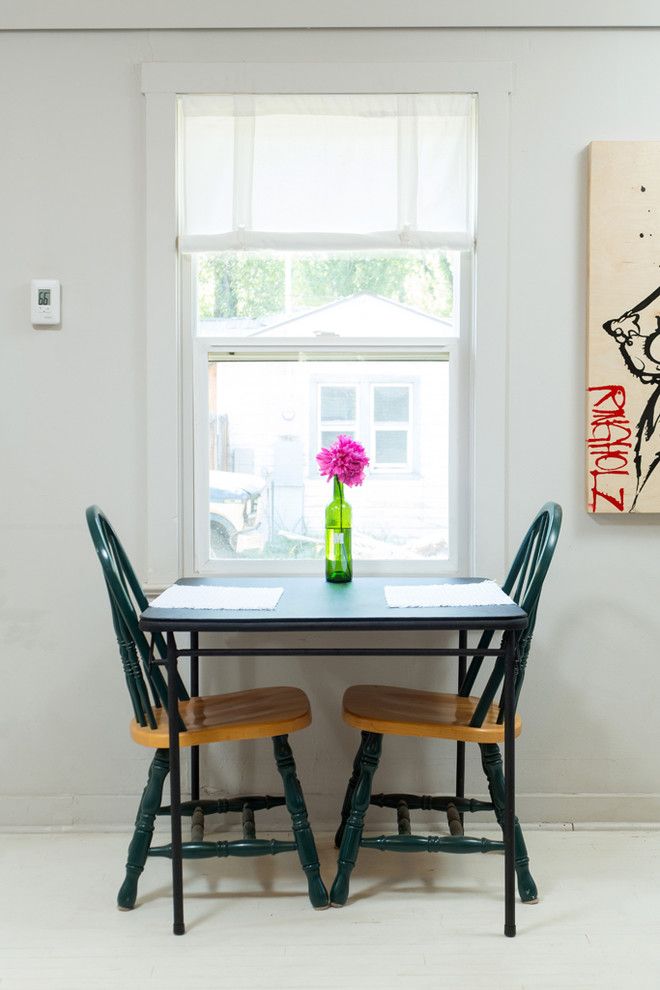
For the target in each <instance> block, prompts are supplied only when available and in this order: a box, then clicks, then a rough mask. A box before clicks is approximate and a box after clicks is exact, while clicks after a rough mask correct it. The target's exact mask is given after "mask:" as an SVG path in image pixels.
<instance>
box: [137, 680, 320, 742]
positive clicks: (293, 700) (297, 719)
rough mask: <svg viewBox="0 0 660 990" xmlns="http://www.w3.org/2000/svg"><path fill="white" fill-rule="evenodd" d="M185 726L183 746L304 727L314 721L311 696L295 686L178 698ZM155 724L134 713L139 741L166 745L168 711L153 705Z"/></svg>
mask: <svg viewBox="0 0 660 990" xmlns="http://www.w3.org/2000/svg"><path fill="white" fill-rule="evenodd" d="M179 712H180V713H181V718H182V720H183V724H184V725H185V732H184V731H182V732H181V733H180V735H179V745H180V746H200V745H202V744H204V743H212V742H226V741H228V740H230V739H263V738H270V737H272V736H282V735H288V733H290V732H296V731H297V730H298V729H304V728H305V727H306V726H308V725H309V724H310V723H311V721H312V714H311V711H310V707H309V699H308V698H307V695H306V694H305V692H304V691H301V690H300V689H299V688H295V687H268V688H253V689H251V690H249V691H235V692H234V693H232V694H211V695H206V696H205V697H200V698H190V700H189V701H180V702H179ZM154 716H155V718H156V728H155V729H150V728H149V726H148V725H147V726H142V725H140V724H139V723H138V722H136V721H135V719H133V721H132V722H131V727H130V729H131V736H132V738H133V740H134V741H135V742H136V743H139V744H140V745H141V746H150V747H151V748H152V749H167V748H168V746H169V737H168V731H169V724H168V719H167V711H166V710H165V709H164V708H155V709H154Z"/></svg>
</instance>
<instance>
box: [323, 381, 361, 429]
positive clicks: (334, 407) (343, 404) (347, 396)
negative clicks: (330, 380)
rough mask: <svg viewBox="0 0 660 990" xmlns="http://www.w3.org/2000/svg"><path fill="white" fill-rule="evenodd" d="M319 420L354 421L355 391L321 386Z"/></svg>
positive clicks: (339, 387) (335, 386) (336, 386)
mask: <svg viewBox="0 0 660 990" xmlns="http://www.w3.org/2000/svg"><path fill="white" fill-rule="evenodd" d="M321 419H322V420H327V419H331V420H337V421H339V422H341V421H342V420H347V421H349V422H353V420H354V419H355V389H354V388H344V387H342V386H341V385H323V386H322V387H321Z"/></svg>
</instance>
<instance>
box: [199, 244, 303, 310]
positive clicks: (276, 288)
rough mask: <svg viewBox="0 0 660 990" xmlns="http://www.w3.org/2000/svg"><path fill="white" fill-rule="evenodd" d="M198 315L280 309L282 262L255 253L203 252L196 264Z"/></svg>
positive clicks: (281, 307)
mask: <svg viewBox="0 0 660 990" xmlns="http://www.w3.org/2000/svg"><path fill="white" fill-rule="evenodd" d="M199 285H200V307H199V308H200V316H201V318H202V319H207V320H208V319H222V320H228V319H232V318H241V317H245V318H251V319H258V318H259V317H260V316H268V315H270V314H271V313H281V312H283V310H284V262H283V260H282V259H281V258H277V257H271V256H264V255H255V254H229V253H227V254H213V255H206V256H205V257H204V258H203V260H202V261H201V263H200V266H199Z"/></svg>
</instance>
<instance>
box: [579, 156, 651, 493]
mask: <svg viewBox="0 0 660 990" xmlns="http://www.w3.org/2000/svg"><path fill="white" fill-rule="evenodd" d="M589 168H590V190H589V311H588V340H589V344H588V358H587V508H588V510H589V512H614V513H625V512H660V468H659V467H658V463H659V462H660V141H595V142H594V143H593V144H592V145H591V148H590V164H589Z"/></svg>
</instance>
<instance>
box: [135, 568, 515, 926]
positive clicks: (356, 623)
mask: <svg viewBox="0 0 660 990" xmlns="http://www.w3.org/2000/svg"><path fill="white" fill-rule="evenodd" d="M479 580H481V579H480V578H455V579H445V580H442V579H437V578H436V579H434V580H430V579H426V580H425V579H423V578H409V579H406V578H391V577H390V578H387V579H386V578H358V579H357V580H356V581H355V582H354V584H353V585H328V584H325V583H324V582H322V581H321V579H318V582H316V581H315V580H314V579H310V578H300V577H292V578H278V579H273V578H263V579H262V578H249V579H245V578H234V579H217V578H207V577H205V578H187V579H183V580H182V581H180V582H178V583H180V584H219V585H223V584H224V585H228V586H232V587H236V586H240V585H243V586H260V587H263V586H273V585H275V586H278V587H283V588H284V589H285V590H284V594H285V595H286V594H287V591H288V592H289V594H290V595H293V596H294V598H295V600H296V601H300V602H301V603H302V605H301V607H300V608H294V611H293V613H292V612H290V611H285V610H280V612H279V614H278V610H277V609H276V610H274V611H262V612H260V613H256V612H254V611H243V612H233V611H225V610H222V611H221V610H218V611H213V612H210V611H209V610H204V611H201V610H192V609H159V608H152V607H149V608H148V609H146V610H145V611H144V612H143V613H142V616H141V618H140V628H141V629H142V630H143V631H144V632H146V633H156V632H159V633H162V634H164V635H165V637H166V641H167V656H166V658H165V659H163V660H161V659H159V658H157V657H153V662H154V663H160V664H163V665H164V666H165V667H166V668H167V683H168V720H169V754H170V805H171V829H172V840H171V846H172V901H173V932H174V934H175V935H183V934H184V933H185V923H184V915H183V860H182V855H181V841H182V839H181V767H180V751H179V731H180V720H179V712H178V699H177V695H176V688H175V685H176V673H177V669H178V662H179V659H180V658H181V657H189V658H190V662H191V670H190V688H191V690H190V693H191V695H192V696H195V695H197V694H198V693H199V669H198V664H199V659H200V658H204V657H240V656H269V657H278V656H286V657H291V656H306V657H313V656H319V657H336V656H364V657H377V656H381V657H382V656H394V657H396V656H401V657H420V656H426V657H457V658H458V676H459V684H460V681H461V679H462V677H463V676H464V673H465V668H466V663H467V659H468V657H472V656H474V655H476V654H478V655H480V656H490V657H498V656H502V655H504V661H505V671H504V690H503V714H504V773H505V809H504V829H503V833H504V835H503V838H504V934H505V935H507V936H508V937H513V936H515V934H516V922H515V854H514V825H515V733H514V716H515V708H516V681H517V678H518V671H519V656H518V643H519V640H520V636H521V635H522V633H523V631H524V629H525V628H526V626H527V615H526V613H525V612H524V611H523V610H522V609H521V608H519V607H518V606H517V605H515V606H514V605H511V606H486V607H484V606H471V607H463V608H438V609H435V608H433V609H429V608H424V609H415V608H409V609H390V608H388V606H387V604H386V602H385V598H384V594H382V603H381V604H380V606H379V605H378V604H376V605H374V600H377V597H378V595H379V594H380V593H382V589H383V588H384V586H385V584H396V585H400V584H438V583H451V584H455V583H466V582H470V581H479ZM360 586H362V587H360ZM310 589H311V591H312V594H311V595H310ZM355 589H357V592H356V590H355ZM314 591H316V594H314ZM364 592H368V594H365V593H364ZM296 596H298V597H296ZM351 596H352V597H353V602H351ZM365 598H367V599H370V602H367V604H366V605H365V606H364V608H362V607H360V609H357V610H356V609H354V611H353V614H351V613H350V612H349V611H348V610H347V609H346V606H350V605H351V604H353V605H356V604H358V603H359V604H360V605H361V606H362V604H363V600H364V599H365ZM305 600H306V601H305ZM287 603H288V604H289V603H290V599H288V600H287ZM303 605H304V607H302V606H303ZM279 608H280V606H279V605H278V609H279ZM429 630H431V631H436V632H458V634H459V642H458V646H457V647H431V648H428V647H424V648H415V647H414V646H411V647H410V648H402V647H380V646H379V647H352V646H350V645H343V644H342V645H340V646H337V647H308V646H305V647H291V648H288V647H275V648H272V647H239V648H236V647H234V646H232V647H213V648H200V646H199V633H201V632H214V633H224V632H250V633H255V632H257V633H264V632H267V633H271V634H272V633H279V634H285V633H290V632H318V633H323V632H333V633H336V632H372V633H373V632H385V633H387V632H390V631H396V632H418V631H429ZM475 630H477V631H483V630H492V631H493V632H502V633H503V643H502V646H501V647H498V648H490V649H487V650H484V649H479V648H478V647H477V646H476V645H475V646H468V641H467V636H468V632H470V631H475ZM176 633H188V634H189V635H190V644H189V646H188V647H179V646H177V643H176V639H175V634H176ZM464 775H465V744H464V743H460V742H459V743H458V744H457V763H456V792H457V796H463V788H464ZM191 792H192V800H197V799H198V798H199V751H198V747H191Z"/></svg>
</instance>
